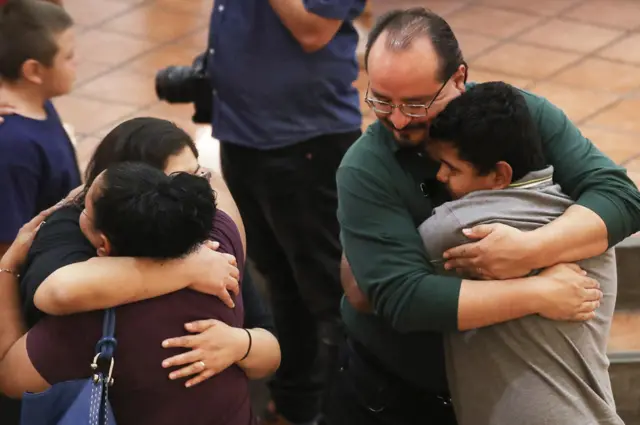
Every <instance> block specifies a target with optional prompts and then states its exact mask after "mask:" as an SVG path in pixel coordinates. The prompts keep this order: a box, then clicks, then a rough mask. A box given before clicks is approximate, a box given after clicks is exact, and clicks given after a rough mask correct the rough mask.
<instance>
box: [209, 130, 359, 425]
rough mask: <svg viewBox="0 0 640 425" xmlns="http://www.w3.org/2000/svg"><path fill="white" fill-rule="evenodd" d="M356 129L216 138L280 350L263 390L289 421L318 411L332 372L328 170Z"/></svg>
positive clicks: (332, 202) (332, 224) (334, 288)
mask: <svg viewBox="0 0 640 425" xmlns="http://www.w3.org/2000/svg"><path fill="white" fill-rule="evenodd" d="M360 134H361V133H360V131H357V132H352V133H347V134H334V135H325V136H321V137H317V138H314V139H311V140H308V141H304V142H301V143H298V144H296V145H293V146H289V147H286V148H282V149H275V150H269V151H261V150H257V149H250V148H245V147H240V146H237V145H233V144H230V143H225V142H224V141H223V142H222V143H221V148H220V152H221V163H222V172H223V174H224V177H225V180H226V182H227V184H228V186H229V189H230V190H231V193H232V194H233V197H234V199H235V201H236V203H237V204H238V207H239V209H240V213H241V214H242V219H243V221H244V225H245V228H246V232H247V250H248V257H249V259H250V260H251V261H252V262H253V263H254V265H255V266H256V269H257V270H258V271H259V272H260V273H261V274H262V275H263V276H264V277H265V279H266V281H267V286H268V289H269V292H270V298H271V302H272V307H273V314H274V319H275V325H276V330H277V333H278V338H279V341H280V347H281V350H282V364H281V366H280V369H279V370H278V371H277V372H276V375H275V377H274V379H273V381H272V383H271V385H270V387H271V395H272V398H273V400H274V402H275V404H276V407H277V409H278V412H279V413H280V414H282V416H284V417H285V418H286V419H287V420H289V421H290V422H294V423H297V422H308V421H310V420H312V419H314V418H315V417H316V416H317V415H318V413H319V412H320V409H321V403H322V400H323V395H324V392H326V388H327V380H328V379H329V377H330V374H331V373H332V371H335V370H337V358H338V347H339V344H340V342H341V340H342V339H343V332H342V326H341V321H340V308H339V305H340V299H341V297H342V288H341V285H340V278H339V275H340V273H339V270H340V258H341V255H342V248H341V246H340V242H339V226H338V221H337V217H336V210H337V206H338V199H337V193H336V180H335V179H336V176H335V175H336V170H337V169H338V166H339V165H340V161H341V160H342V156H343V155H344V153H345V152H346V151H347V149H348V148H349V147H350V146H351V145H352V144H353V142H354V141H355V140H357V138H358V137H359V136H360Z"/></svg>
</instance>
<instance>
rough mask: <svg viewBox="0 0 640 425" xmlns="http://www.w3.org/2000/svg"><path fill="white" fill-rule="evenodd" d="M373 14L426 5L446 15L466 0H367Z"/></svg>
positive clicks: (377, 14) (454, 10)
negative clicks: (426, 0)
mask: <svg viewBox="0 0 640 425" xmlns="http://www.w3.org/2000/svg"><path fill="white" fill-rule="evenodd" d="M369 1H370V2H371V11H372V13H373V14H374V16H380V15H382V14H383V13H385V12H388V11H389V10H393V9H408V8H411V7H428V8H429V9H431V10H432V11H434V12H435V13H437V14H439V15H441V16H444V17H447V16H448V15H450V14H452V13H455V12H457V11H458V10H460V9H461V8H462V7H464V6H465V5H466V4H467V3H468V1H459V0H429V1H428V2H425V1H424V0H369Z"/></svg>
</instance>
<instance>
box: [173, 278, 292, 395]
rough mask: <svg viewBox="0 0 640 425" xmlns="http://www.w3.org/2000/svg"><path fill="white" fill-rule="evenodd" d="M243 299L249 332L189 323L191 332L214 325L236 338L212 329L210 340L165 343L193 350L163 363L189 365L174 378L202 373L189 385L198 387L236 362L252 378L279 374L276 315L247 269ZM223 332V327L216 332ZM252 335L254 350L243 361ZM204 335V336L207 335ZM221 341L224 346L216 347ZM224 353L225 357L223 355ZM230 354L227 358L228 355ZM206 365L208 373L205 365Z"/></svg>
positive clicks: (205, 322)
mask: <svg viewBox="0 0 640 425" xmlns="http://www.w3.org/2000/svg"><path fill="white" fill-rule="evenodd" d="M242 299H243V302H244V311H245V322H244V326H245V327H246V328H247V330H243V329H238V328H231V327H229V326H226V325H224V324H221V322H217V321H202V322H196V323H194V324H187V325H185V326H186V327H187V330H189V331H190V332H205V331H207V330H208V329H211V328H212V327H214V326H216V325H217V326H220V325H219V324H221V325H224V326H222V332H223V333H224V334H225V335H226V334H229V335H232V336H234V337H231V338H228V339H225V338H220V337H219V336H218V335H216V333H215V331H214V330H213V329H212V330H211V331H209V338H210V339H213V341H207V338H204V337H203V338H200V339H197V338H192V337H184V339H183V338H173V339H170V340H167V341H166V342H165V344H166V345H164V347H166V348H169V347H183V348H189V347H190V348H193V350H192V351H191V352H189V353H185V354H181V355H179V356H176V357H172V358H170V359H167V360H166V363H163V366H165V367H174V366H182V365H185V364H190V365H189V366H187V367H185V368H183V369H181V370H179V371H176V372H174V373H172V374H170V377H172V379H178V378H181V377H186V376H190V375H195V374H198V376H197V377H195V378H193V379H191V380H189V381H188V382H187V385H189V386H193V385H196V384H198V383H200V382H202V381H204V380H206V379H208V378H210V377H211V376H213V375H215V374H216V373H219V372H221V371H222V370H224V369H226V368H227V367H229V366H231V365H232V364H234V363H237V364H238V366H240V367H241V368H242V369H243V370H244V371H245V373H246V374H247V376H248V377H249V378H251V379H260V378H263V377H265V376H268V375H270V374H272V373H273V372H275V370H276V369H277V368H278V366H279V364H280V346H279V344H278V340H277V339H276V337H275V336H274V332H275V326H274V324H273V316H272V315H271V312H270V311H269V309H268V308H267V306H266V305H265V303H264V299H263V298H262V296H261V294H260V292H259V291H258V288H257V287H256V286H255V285H254V283H253V279H252V278H251V274H250V273H248V270H247V268H245V271H244V276H243V281H242ZM216 330H217V331H220V327H219V328H217V329H216ZM247 332H250V333H251V340H252V341H251V349H250V350H249V354H248V355H247V356H246V358H245V359H244V360H240V359H242V358H243V357H244V356H245V354H247V350H248V349H249V344H248V343H249V335H247ZM203 335H204V334H203ZM221 340H224V341H226V342H225V343H222V344H215V342H216V341H217V342H220V341H221ZM194 344H195V345H194ZM220 353H222V355H221V354H220ZM225 354H226V355H225ZM199 361H203V363H204V364H205V368H204V370H203V369H202V364H198V362H199Z"/></svg>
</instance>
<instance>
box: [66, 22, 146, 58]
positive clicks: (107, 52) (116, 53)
mask: <svg viewBox="0 0 640 425" xmlns="http://www.w3.org/2000/svg"><path fill="white" fill-rule="evenodd" d="M155 46H156V44H155V43H154V42H151V41H146V40H140V39H138V38H135V37H131V36H127V35H122V34H115V33H113V32H108V31H104V30H98V29H92V30H90V31H87V32H86V33H84V34H82V36H81V37H78V44H77V53H78V57H79V58H81V59H86V60H90V61H94V62H99V63H107V64H110V65H112V66H114V65H117V64H119V63H123V62H125V61H128V60H130V59H132V58H134V57H136V56H138V55H141V54H142V53H144V52H146V51H148V50H151V49H152V48H154V47H155Z"/></svg>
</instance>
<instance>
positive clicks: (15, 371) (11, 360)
mask: <svg viewBox="0 0 640 425" xmlns="http://www.w3.org/2000/svg"><path fill="white" fill-rule="evenodd" d="M56 208H57V206H54V207H52V208H49V209H48V210H45V211H43V212H41V213H40V214H39V215H37V216H36V217H35V218H33V219H32V220H31V221H29V222H28V223H27V224H25V225H24V226H22V228H21V229H20V231H19V232H18V235H17V236H16V239H15V240H14V242H13V243H12V244H11V246H10V247H9V249H8V250H7V252H6V253H4V255H3V256H2V257H1V258H0V325H1V326H0V393H3V394H5V395H7V396H9V397H14V398H19V397H21V396H22V393H23V392H24V391H26V390H30V391H41V390H44V389H46V388H48V386H49V384H48V383H47V382H46V381H45V380H44V379H43V378H42V377H41V376H40V374H39V373H38V372H37V371H36V370H35V368H34V367H33V365H32V364H31V361H30V360H29V356H28V355H27V350H26V342H25V341H26V335H25V326H24V323H23V319H22V312H21V309H20V297H19V293H18V270H20V268H21V267H22V266H23V265H24V263H25V262H26V258H27V253H28V252H29V249H30V248H31V246H32V243H33V240H34V238H35V236H36V234H37V232H38V229H39V228H40V226H41V225H42V223H43V222H44V220H45V218H47V217H48V216H49V215H50V214H51V213H52V212H53V211H54V210H55V209H56Z"/></svg>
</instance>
